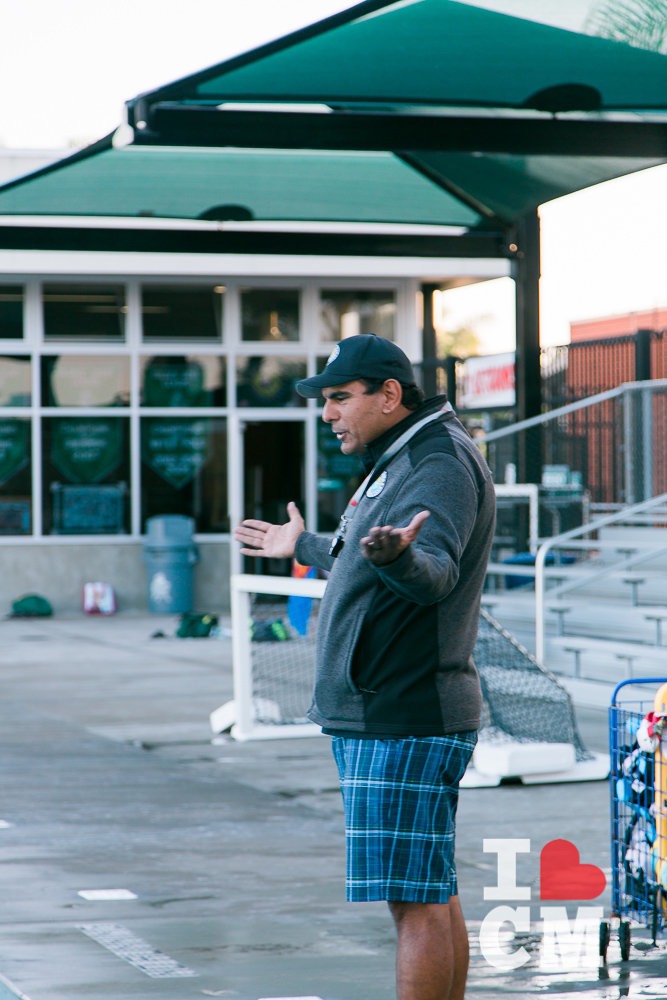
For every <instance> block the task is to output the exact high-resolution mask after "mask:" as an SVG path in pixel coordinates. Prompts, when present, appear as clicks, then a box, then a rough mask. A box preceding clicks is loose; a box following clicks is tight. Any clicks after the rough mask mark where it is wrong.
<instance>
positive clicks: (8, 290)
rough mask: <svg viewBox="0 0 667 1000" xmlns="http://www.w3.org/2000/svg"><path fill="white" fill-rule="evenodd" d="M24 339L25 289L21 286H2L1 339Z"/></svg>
mask: <svg viewBox="0 0 667 1000" xmlns="http://www.w3.org/2000/svg"><path fill="white" fill-rule="evenodd" d="M22 337H23V288H22V287H21V285H0V339H2V340H20V339H21V338H22Z"/></svg>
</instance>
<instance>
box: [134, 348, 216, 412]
mask: <svg viewBox="0 0 667 1000" xmlns="http://www.w3.org/2000/svg"><path fill="white" fill-rule="evenodd" d="M226 383H227V364H226V359H225V358H223V357H220V356H219V355H208V356H207V355H201V356H200V355H196V356H195V355H185V354H173V355H172V354H165V355H154V356H152V357H145V358H142V359H141V403H142V405H143V406H226V404H227V384H226Z"/></svg>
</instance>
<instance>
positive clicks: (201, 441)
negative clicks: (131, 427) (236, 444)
mask: <svg viewBox="0 0 667 1000" xmlns="http://www.w3.org/2000/svg"><path fill="white" fill-rule="evenodd" d="M141 431H142V433H141V456H142V459H143V461H144V462H145V463H146V465H147V466H148V467H149V468H151V469H152V470H153V472H155V473H157V475H158V476H160V478H161V479H164V480H165V482H167V483H169V484H170V485H171V486H174V487H176V489H181V488H182V487H183V486H185V485H186V483H189V482H191V481H192V480H193V479H194V478H195V476H196V475H197V473H198V472H199V470H200V469H201V467H202V466H203V464H204V462H205V461H206V450H207V446H208V439H209V422H208V420H186V419H183V420H161V419H155V420H144V421H143V422H142V425H141Z"/></svg>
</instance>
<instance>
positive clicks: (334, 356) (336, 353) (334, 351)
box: [327, 344, 340, 365]
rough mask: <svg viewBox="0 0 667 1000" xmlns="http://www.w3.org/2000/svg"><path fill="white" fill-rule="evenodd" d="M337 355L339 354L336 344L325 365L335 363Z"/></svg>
mask: <svg viewBox="0 0 667 1000" xmlns="http://www.w3.org/2000/svg"><path fill="white" fill-rule="evenodd" d="M339 354H340V347H339V346H338V344H336V346H335V347H334V349H333V351H332V352H331V354H330V355H329V357H328V358H327V365H330V364H331V362H332V361H335V360H336V358H337V357H338V355H339Z"/></svg>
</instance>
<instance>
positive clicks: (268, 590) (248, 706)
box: [211, 573, 326, 740]
mask: <svg viewBox="0 0 667 1000" xmlns="http://www.w3.org/2000/svg"><path fill="white" fill-rule="evenodd" d="M325 590H326V580H312V579H297V578H294V577H289V576H253V575H252V574H249V573H238V574H234V575H232V577H231V580H230V594H231V612H232V660H233V679H234V700H233V702H227V703H226V704H225V705H222V706H221V707H220V708H218V709H216V710H215V711H214V712H212V713H211V728H212V729H213V731H214V732H218V733H219V732H222V731H223V730H228V731H229V733H230V735H231V736H232V737H233V738H234V739H236V740H260V739H261V740H266V739H281V738H282V739H287V738H294V737H301V736H319V735H320V733H321V729H320V727H319V726H317V725H315V723H310V722H309V723H294V724H290V723H280V722H277V723H275V724H271V725H268V724H267V723H261V722H259V721H257V718H256V709H255V705H254V699H253V676H252V645H251V642H252V640H251V635H250V629H249V627H248V623H249V622H250V618H251V607H250V595H251V594H279V595H285V596H287V597H290V596H295V597H313V598H316V599H321V598H322V595H323V594H324V591H325Z"/></svg>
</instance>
